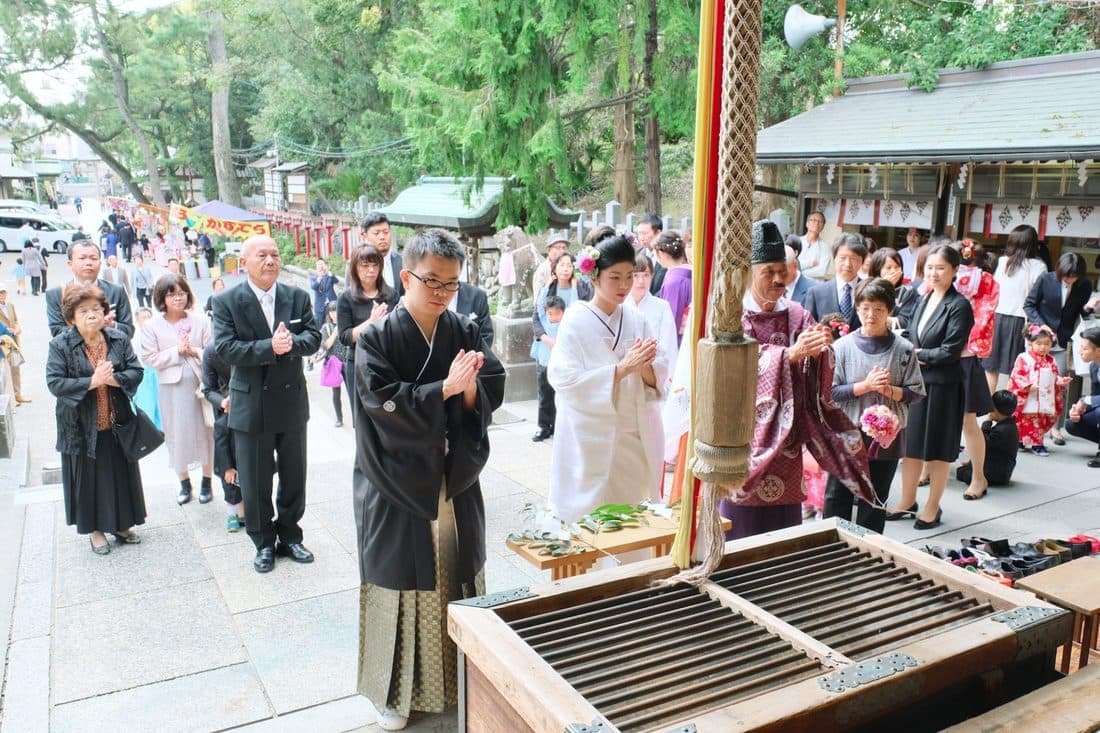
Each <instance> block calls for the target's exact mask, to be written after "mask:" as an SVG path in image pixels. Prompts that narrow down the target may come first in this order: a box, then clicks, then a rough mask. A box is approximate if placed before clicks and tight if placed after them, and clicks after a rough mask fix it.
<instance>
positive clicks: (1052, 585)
mask: <svg viewBox="0 0 1100 733" xmlns="http://www.w3.org/2000/svg"><path fill="white" fill-rule="evenodd" d="M1016 587H1018V588H1023V589H1024V590H1029V591H1031V592H1032V593H1034V594H1035V595H1037V596H1039V597H1040V598H1042V599H1043V600H1046V601H1050V602H1051V603H1053V604H1054V605H1056V606H1061V607H1062V608H1065V609H1067V610H1069V611H1073V616H1074V618H1073V620H1074V628H1073V638H1071V639H1070V640H1069V641H1067V642H1066V645H1065V647H1063V649H1062V664H1061V668H1060V671H1061V672H1062V674H1069V662H1070V657H1071V656H1072V654H1073V642H1074V641H1075V640H1076V641H1079V642H1080V643H1081V652H1080V656H1079V657H1078V662H1077V664H1078V666H1079V667H1084V666H1085V665H1087V664H1088V663H1089V649H1090V647H1095V646H1096V636H1097V634H1096V632H1097V626H1098V625H1100V557H1079V558H1077V559H1076V560H1074V561H1073V562H1070V563H1066V564H1065V565H1059V566H1058V567H1054V568H1051V569H1050V570H1044V571H1043V572H1041V573H1036V574H1035V575H1029V576H1027V577H1026V578H1021V579H1020V580H1017V581H1016Z"/></svg>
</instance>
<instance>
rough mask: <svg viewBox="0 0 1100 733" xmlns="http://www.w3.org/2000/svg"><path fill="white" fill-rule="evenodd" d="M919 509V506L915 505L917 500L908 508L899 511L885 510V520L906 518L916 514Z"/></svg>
mask: <svg viewBox="0 0 1100 733" xmlns="http://www.w3.org/2000/svg"><path fill="white" fill-rule="evenodd" d="M919 509H920V507H919V506H917V502H915V501H914V502H913V506H911V507H909V508H908V509H905V510H903V511H900V512H886V521H887V522H896V521H898V520H899V519H908V518H909V517H911V516H913V515H914V514H916V513H917V511H918V510H919Z"/></svg>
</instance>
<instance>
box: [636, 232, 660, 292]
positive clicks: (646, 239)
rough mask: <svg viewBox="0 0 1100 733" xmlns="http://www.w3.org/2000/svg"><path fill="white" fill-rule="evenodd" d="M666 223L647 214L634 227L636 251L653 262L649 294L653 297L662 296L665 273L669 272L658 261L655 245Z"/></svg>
mask: <svg viewBox="0 0 1100 733" xmlns="http://www.w3.org/2000/svg"><path fill="white" fill-rule="evenodd" d="M664 228H665V225H664V222H662V221H661V219H660V218H659V217H657V216H654V215H653V214H646V215H645V216H643V217H642V220H641V221H640V222H638V225H637V226H636V227H634V249H636V250H637V251H638V252H644V253H645V255H646V257H648V258H649V259H651V260H653V281H652V282H651V283H650V284H649V292H650V293H652V294H653V295H660V294H661V286H662V285H664V284H665V273H666V272H668V270H666V269H665V267H664V266H663V265H662V264H661V263H660V262H658V261H657V250H655V249H654V248H653V245H655V244H656V243H657V237H659V236H661V232H662V231H664Z"/></svg>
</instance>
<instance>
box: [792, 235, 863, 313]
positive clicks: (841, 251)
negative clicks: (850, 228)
mask: <svg viewBox="0 0 1100 733" xmlns="http://www.w3.org/2000/svg"><path fill="white" fill-rule="evenodd" d="M832 259H833V263H834V265H835V266H836V277H835V278H833V279H832V280H828V281H826V282H823V283H821V284H820V285H815V286H814V287H812V288H810V292H808V293H807V294H806V303H805V305H806V310H808V311H809V312H810V315H811V316H813V317H814V320H815V321H820V320H821V317H822V316H826V315H830V314H832V313H840V314H841V315H842V316H844V320H845V321H846V322H847V323H848V326H849V327H850V328H851V329H852V330H855V329H857V328H859V326H860V321H859V313H857V312H856V307H855V302H856V301H855V292H856V285H857V284H858V283H859V272H860V270H861V269H862V268H863V261H864V260H865V259H867V243H866V240H864V239H863V235H861V234H856V233H854V232H851V233H848V234H841V235H840V236H839V237H838V238H837V240H836V242H834V243H833V255H832Z"/></svg>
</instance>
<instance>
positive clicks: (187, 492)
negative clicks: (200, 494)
mask: <svg viewBox="0 0 1100 733" xmlns="http://www.w3.org/2000/svg"><path fill="white" fill-rule="evenodd" d="M189 501H191V487H187V488H181V489H180V493H179V496H177V497H176V503H177V504H179V505H180V506H183V505H184V504H186V503H187V502H189Z"/></svg>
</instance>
